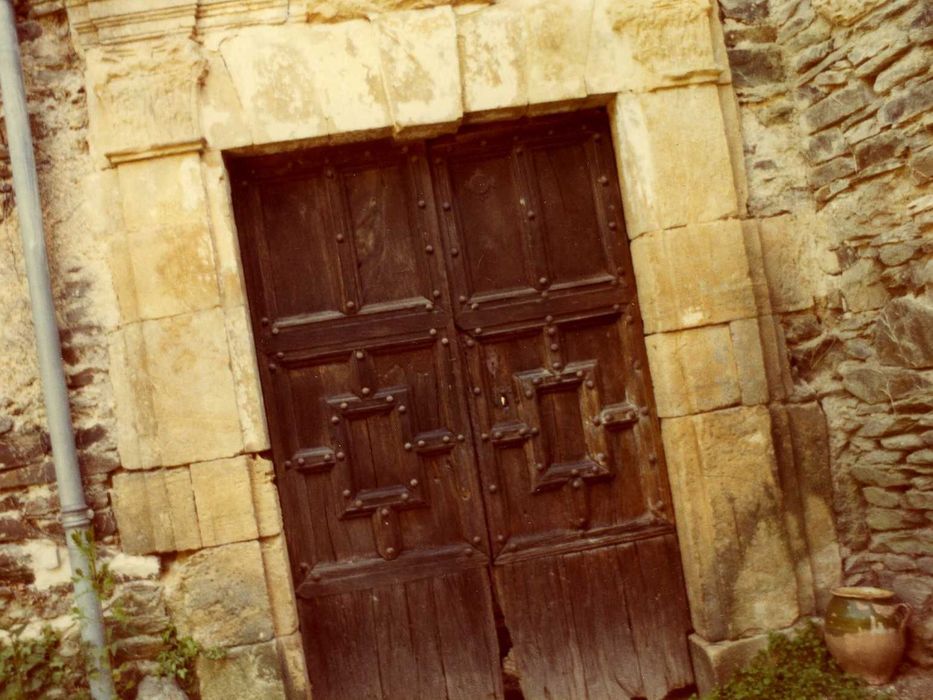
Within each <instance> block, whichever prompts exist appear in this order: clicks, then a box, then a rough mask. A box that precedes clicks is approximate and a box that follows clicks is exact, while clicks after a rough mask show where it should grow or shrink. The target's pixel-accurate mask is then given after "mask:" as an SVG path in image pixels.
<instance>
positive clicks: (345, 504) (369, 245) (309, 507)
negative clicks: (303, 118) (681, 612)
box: [231, 144, 502, 700]
mask: <svg viewBox="0 0 933 700" xmlns="http://www.w3.org/2000/svg"><path fill="white" fill-rule="evenodd" d="M231 170H232V176H233V183H234V187H235V190H236V203H237V222H238V226H239V228H240V232H241V240H242V249H243V253H244V254H243V257H244V264H245V266H246V271H247V278H248V282H249V284H250V287H251V289H253V290H254V291H255V290H257V289H259V290H261V293H260V294H252V295H251V296H250V308H251V313H252V316H253V324H254V331H255V337H256V341H257V345H258V349H259V351H260V354H261V356H262V357H263V362H262V364H261V374H262V379H263V390H264V397H265V402H266V410H267V413H268V416H269V424H270V428H271V434H272V436H273V452H274V456H275V462H276V476H277V481H278V488H279V493H280V497H281V502H282V510H283V517H284V519H285V526H286V532H287V534H288V537H287V541H288V547H289V554H290V559H291V562H292V565H293V567H294V572H293V573H294V577H295V584H296V586H295V587H296V593H297V596H298V602H299V613H300V617H301V625H302V632H303V635H304V637H305V643H306V649H307V651H308V655H309V666H310V667H311V669H312V677H313V679H314V680H313V683H314V692H315V697H316V698H323V699H327V698H340V699H341V700H345V699H348V698H354V699H356V698H367V697H372V698H402V697H431V698H463V699H464V700H466V699H467V698H470V699H472V698H501V695H502V682H501V677H500V671H499V658H498V649H497V645H496V641H495V629H494V623H493V607H492V606H493V604H492V598H491V595H490V583H489V574H488V569H487V566H488V555H487V551H486V550H487V546H488V545H487V538H486V526H485V521H484V516H483V507H482V499H481V496H480V494H479V485H478V480H477V476H476V471H475V456H474V454H473V444H472V440H471V439H470V437H469V435H470V425H469V415H468V412H467V407H466V405H465V396H466V391H465V389H464V387H463V384H462V379H461V366H460V362H459V359H458V357H457V352H458V346H457V344H456V343H452V342H451V341H450V338H452V337H455V336H454V332H455V331H454V328H453V323H452V317H451V315H450V311H449V309H450V304H449V301H448V298H447V293H446V281H445V273H444V270H443V267H442V264H441V261H442V257H441V256H440V255H438V254H436V251H437V250H438V249H439V247H440V241H439V239H438V236H437V232H436V215H435V212H434V208H433V201H432V198H431V196H430V191H431V189H430V182H429V180H428V170H427V164H426V162H425V159H424V147H423V145H422V146H419V145H410V146H394V145H389V144H380V145H378V146H366V147H358V148H344V149H339V150H334V151H330V152H329V155H327V156H325V157H321V158H317V157H315V158H311V157H309V156H307V155H305V156H297V157H286V156H274V157H263V158H253V159H249V160H245V161H242V162H238V161H233V162H231ZM441 616H443V618H442V619H440V618H441ZM346 664H352V666H353V667H352V668H350V667H348V666H347V665H346ZM415 668H417V669H419V672H418V673H412V669H415ZM402 689H405V690H404V692H403V691H402Z"/></svg>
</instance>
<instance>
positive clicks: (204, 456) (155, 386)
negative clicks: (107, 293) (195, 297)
mask: <svg viewBox="0 0 933 700" xmlns="http://www.w3.org/2000/svg"><path fill="white" fill-rule="evenodd" d="M142 331H143V337H144V339H145V341H144V342H145V352H146V354H145V359H144V360H143V361H144V362H145V363H146V368H147V369H148V378H149V382H150V391H151V401H152V407H153V413H154V416H155V421H156V426H157V431H158V452H159V455H160V458H161V462H162V464H165V465H172V464H184V463H189V462H196V461H203V460H208V459H212V458H217V457H226V456H229V455H231V454H235V453H237V452H239V451H240V450H241V449H242V446H243V437H242V434H241V432H240V421H239V417H238V415H237V411H236V394H235V392H234V388H233V377H232V376H231V373H230V356H229V352H228V350H227V342H226V340H227V338H226V333H225V330H224V319H223V313H222V312H221V311H220V310H219V309H213V310H210V311H204V312H200V313H195V314H188V315H184V316H176V317H174V318H170V319H161V320H158V321H145V322H143V324H142Z"/></svg>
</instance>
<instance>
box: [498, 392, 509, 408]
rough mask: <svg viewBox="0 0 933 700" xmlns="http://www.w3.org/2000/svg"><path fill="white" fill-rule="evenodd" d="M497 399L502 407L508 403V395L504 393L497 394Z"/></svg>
mask: <svg viewBox="0 0 933 700" xmlns="http://www.w3.org/2000/svg"><path fill="white" fill-rule="evenodd" d="M498 401H499V405H500V406H501V407H502V408H505V407H506V406H508V405H509V397H508V396H506V395H505V394H499V399H498Z"/></svg>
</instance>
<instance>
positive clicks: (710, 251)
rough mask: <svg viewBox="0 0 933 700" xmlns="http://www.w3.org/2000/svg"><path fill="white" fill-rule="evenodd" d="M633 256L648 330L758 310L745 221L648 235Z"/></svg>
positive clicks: (640, 240) (701, 323)
mask: <svg viewBox="0 0 933 700" xmlns="http://www.w3.org/2000/svg"><path fill="white" fill-rule="evenodd" d="M632 261H633V263H634V267H635V278H636V283H637V286H638V296H639V301H640V304H641V309H642V318H643V320H644V322H645V332H646V333H657V332H659V331H668V330H677V329H683V328H692V327H696V326H704V325H709V324H714V323H723V322H726V321H734V320H738V319H742V318H752V317H754V316H756V315H757V309H756V307H755V296H754V293H753V289H752V282H751V278H750V276H749V269H748V259H747V257H746V252H745V246H744V242H743V235H742V225H741V223H740V222H739V221H721V222H714V223H709V224H697V225H691V226H686V227H684V228H679V229H673V230H670V231H660V232H656V233H649V234H646V235H644V236H641V237H640V238H638V239H636V240H635V241H634V242H633V243H632Z"/></svg>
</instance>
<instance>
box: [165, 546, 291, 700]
mask: <svg viewBox="0 0 933 700" xmlns="http://www.w3.org/2000/svg"><path fill="white" fill-rule="evenodd" d="M169 579H170V580H169V581H168V582H167V593H168V598H167V600H168V603H169V606H170V607H171V608H172V617H173V618H174V619H176V620H178V622H179V628H180V629H181V630H182V632H183V633H184V634H190V635H192V636H193V637H194V638H195V639H196V640H197V641H198V642H199V643H200V644H202V645H204V646H206V647H211V646H219V647H235V646H241V645H244V644H257V643H259V642H268V641H269V640H271V639H272V638H273V636H274V631H275V630H274V625H273V622H272V611H271V610H270V607H269V593H268V590H267V588H266V577H265V570H264V568H263V561H262V552H261V551H260V546H259V542H257V541H253V542H238V543H236V544H228V545H224V546H222V547H210V548H208V549H202V550H201V551H200V552H196V553H195V554H192V555H191V556H190V557H187V558H184V559H179V560H178V561H176V562H175V563H174V564H173V565H172V567H171V570H170V572H169ZM228 697H254V696H250V695H241V694H236V693H234V694H232V695H229V696H228ZM260 697H261V696H260Z"/></svg>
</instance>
